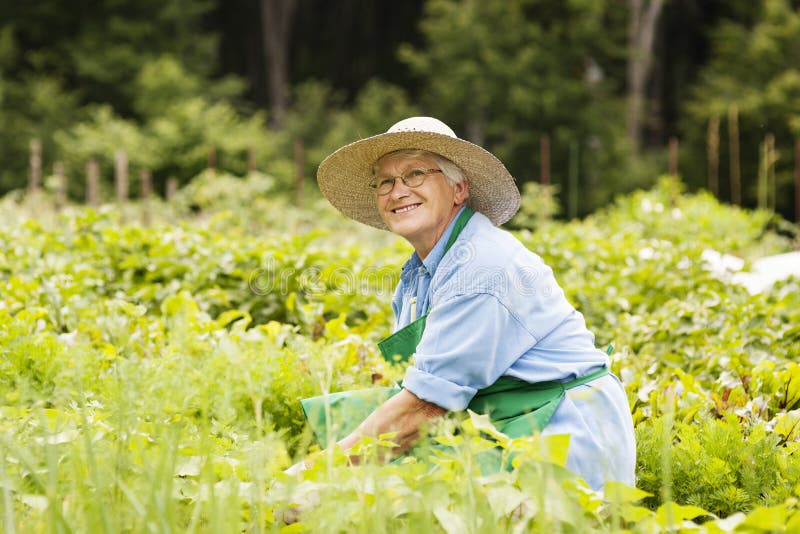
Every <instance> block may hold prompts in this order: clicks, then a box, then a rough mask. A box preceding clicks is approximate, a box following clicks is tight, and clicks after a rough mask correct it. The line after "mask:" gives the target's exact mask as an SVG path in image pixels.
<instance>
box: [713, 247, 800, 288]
mask: <svg viewBox="0 0 800 534" xmlns="http://www.w3.org/2000/svg"><path fill="white" fill-rule="evenodd" d="M702 258H703V261H705V263H706V267H707V268H708V269H709V270H710V271H711V272H713V273H714V274H715V275H716V276H718V277H719V278H720V279H722V280H726V281H730V282H732V283H734V284H740V285H743V286H744V287H745V288H746V289H747V290H748V291H749V292H750V293H751V294H755V293H761V292H763V291H765V290H767V289H769V288H770V287H771V286H772V284H774V283H775V282H777V281H778V280H784V279H786V278H789V277H790V276H792V275H794V276H797V277H800V251H797V252H787V253H786V254H777V255H775V256H766V257H764V258H759V259H757V260H753V261H752V262H751V268H750V271H743V270H742V269H743V268H744V265H745V261H744V260H743V259H741V258H738V257H736V256H732V255H730V254H720V253H719V252H717V251H716V250H711V249H708V250H704V251H703V256H702Z"/></svg>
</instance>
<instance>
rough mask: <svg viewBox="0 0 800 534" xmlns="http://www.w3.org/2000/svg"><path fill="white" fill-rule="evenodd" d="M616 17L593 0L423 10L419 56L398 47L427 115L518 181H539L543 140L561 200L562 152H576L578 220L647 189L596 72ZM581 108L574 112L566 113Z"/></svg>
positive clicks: (613, 54) (449, 4)
mask: <svg viewBox="0 0 800 534" xmlns="http://www.w3.org/2000/svg"><path fill="white" fill-rule="evenodd" d="M616 10H617V8H616V7H615V6H614V5H612V4H610V3H607V2H604V1H597V0H579V1H578V0H576V1H571V2H561V3H553V2H544V1H537V0H515V1H512V2H476V1H460V0H435V1H431V2H428V3H427V4H426V9H425V17H424V18H423V19H422V21H421V23H420V28H421V30H422V33H423V34H424V36H425V39H426V42H425V46H424V47H416V48H415V47H411V46H409V45H406V46H402V47H401V48H400V57H401V59H403V60H404V61H405V62H406V63H408V65H409V66H410V68H411V69H412V72H414V74H415V75H416V77H417V79H418V84H419V86H420V89H419V94H420V97H421V100H422V101H423V103H424V106H425V109H427V110H428V113H430V114H432V115H433V116H436V117H441V118H442V119H443V120H445V122H448V124H451V125H452V126H453V127H454V128H455V129H456V131H457V132H458V133H459V134H460V135H461V136H462V137H465V138H468V139H472V140H473V141H475V142H477V143H478V144H481V145H482V146H486V147H487V148H489V149H490V150H491V151H492V152H493V153H494V154H496V155H497V156H498V157H499V158H500V159H501V160H502V161H503V162H505V164H506V166H508V167H509V169H510V170H511V172H512V174H513V175H514V176H515V177H516V178H517V179H518V180H519V181H521V182H527V181H531V180H533V179H538V178H539V176H538V174H537V173H536V170H537V169H538V168H539V167H538V163H539V162H538V157H537V156H538V147H539V139H540V136H541V135H542V134H547V135H549V136H550V138H551V147H552V155H551V161H552V169H553V170H552V174H553V183H556V184H560V186H561V191H562V192H566V184H567V169H568V162H569V150H568V147H569V146H570V143H573V142H577V143H578V144H579V146H580V156H579V157H580V169H581V171H580V172H581V176H580V181H581V190H582V191H583V190H587V189H589V190H591V191H592V195H583V194H582V195H580V199H579V212H580V213H581V214H585V213H588V212H589V211H591V210H593V209H595V208H596V207H597V206H599V205H603V204H604V203H605V202H607V201H608V200H609V198H610V195H611V194H612V192H613V191H622V190H630V189H633V188H635V187H637V186H642V185H644V184H645V183H646V179H643V178H642V177H641V175H634V174H632V172H631V171H633V170H635V169H634V168H632V167H629V166H628V163H627V162H628V157H627V156H629V152H628V148H627V146H626V142H625V141H624V134H623V132H622V130H621V126H622V125H621V123H620V122H615V121H609V120H608V117H609V116H621V115H622V113H621V112H622V107H621V103H620V102H618V101H617V99H616V98H615V97H614V96H613V95H614V89H615V88H614V87H613V82H612V81H611V80H610V79H608V78H606V77H605V71H606V70H608V69H612V68H614V67H613V65H614V63H615V61H616V59H617V58H618V57H620V55H621V49H622V46H623V42H624V41H621V40H620V38H621V37H622V36H620V35H616V34H614V33H613V32H609V31H608V28H607V27H606V24H604V23H605V22H606V21H608V19H609V18H613V17H614V12H615V11H616ZM576 109H580V110H581V111H580V113H579V114H576V113H574V110H576Z"/></svg>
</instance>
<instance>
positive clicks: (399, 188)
mask: <svg viewBox="0 0 800 534" xmlns="http://www.w3.org/2000/svg"><path fill="white" fill-rule="evenodd" d="M410 191H411V188H410V187H408V186H407V185H406V184H405V183H404V182H403V180H401V179H400V178H396V179H395V181H394V187H392V190H391V192H390V193H389V194H390V195H391V197H392V198H394V199H397V198H404V197H407V196H408V195H409V193H410Z"/></svg>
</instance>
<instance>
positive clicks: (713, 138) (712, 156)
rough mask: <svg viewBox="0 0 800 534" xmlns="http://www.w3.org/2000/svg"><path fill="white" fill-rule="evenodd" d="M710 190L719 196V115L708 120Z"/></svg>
mask: <svg viewBox="0 0 800 534" xmlns="http://www.w3.org/2000/svg"><path fill="white" fill-rule="evenodd" d="M708 190H709V191H711V194H712V195H714V197H715V198H719V117H718V116H717V115H714V116H713V117H711V119H710V120H709V121H708Z"/></svg>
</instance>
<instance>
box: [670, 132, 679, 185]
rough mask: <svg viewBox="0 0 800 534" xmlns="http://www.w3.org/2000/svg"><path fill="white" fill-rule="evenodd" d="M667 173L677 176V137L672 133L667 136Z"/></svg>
mask: <svg viewBox="0 0 800 534" xmlns="http://www.w3.org/2000/svg"><path fill="white" fill-rule="evenodd" d="M669 175H670V176H672V177H673V178H677V177H678V138H677V137H675V136H674V135H672V136H670V138H669Z"/></svg>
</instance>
